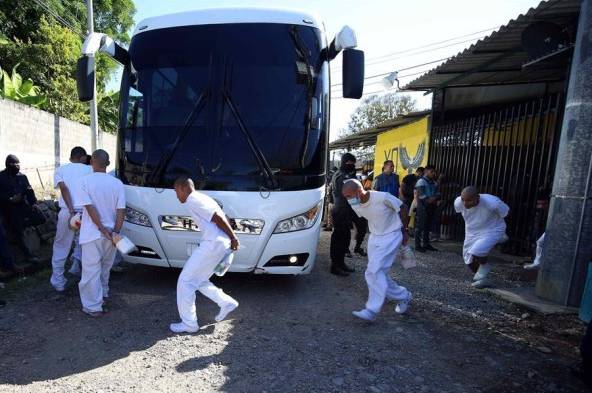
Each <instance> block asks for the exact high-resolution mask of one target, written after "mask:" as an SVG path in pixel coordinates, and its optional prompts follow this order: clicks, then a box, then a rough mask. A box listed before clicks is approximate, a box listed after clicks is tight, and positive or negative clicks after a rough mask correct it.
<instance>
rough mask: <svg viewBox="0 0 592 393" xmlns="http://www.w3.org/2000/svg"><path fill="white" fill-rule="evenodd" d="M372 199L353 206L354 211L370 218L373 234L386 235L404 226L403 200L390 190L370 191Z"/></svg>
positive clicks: (369, 223)
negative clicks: (402, 219) (400, 213)
mask: <svg viewBox="0 0 592 393" xmlns="http://www.w3.org/2000/svg"><path fill="white" fill-rule="evenodd" d="M368 192H369V193H370V199H368V202H366V203H360V204H359V205H357V206H352V208H353V210H354V212H356V214H357V215H358V216H360V217H364V218H366V219H367V220H368V228H369V229H370V233H371V234H373V235H379V236H380V235H386V234H388V233H392V232H395V231H398V230H400V229H401V228H402V227H403V223H402V222H401V218H400V217H399V211H400V210H401V205H402V204H403V202H401V201H400V200H399V199H398V198H396V197H394V196H393V195H391V194H389V193H388V192H380V191H368Z"/></svg>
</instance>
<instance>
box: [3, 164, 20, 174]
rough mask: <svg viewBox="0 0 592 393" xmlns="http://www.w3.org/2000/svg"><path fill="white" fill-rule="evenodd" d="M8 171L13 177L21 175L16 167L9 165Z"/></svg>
mask: <svg viewBox="0 0 592 393" xmlns="http://www.w3.org/2000/svg"><path fill="white" fill-rule="evenodd" d="M6 171H7V172H8V173H10V174H11V175H16V174H17V173H19V168H18V167H15V166H12V165H9V166H7V167H6Z"/></svg>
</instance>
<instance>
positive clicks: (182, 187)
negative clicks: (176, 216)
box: [174, 176, 195, 203]
mask: <svg viewBox="0 0 592 393" xmlns="http://www.w3.org/2000/svg"><path fill="white" fill-rule="evenodd" d="M174 187H175V193H176V194H177V199H178V200H179V202H181V203H185V201H187V198H188V197H189V195H191V193H192V192H193V191H195V184H193V180H191V179H190V178H188V177H186V176H182V177H180V178H178V179H177V180H175V184H174Z"/></svg>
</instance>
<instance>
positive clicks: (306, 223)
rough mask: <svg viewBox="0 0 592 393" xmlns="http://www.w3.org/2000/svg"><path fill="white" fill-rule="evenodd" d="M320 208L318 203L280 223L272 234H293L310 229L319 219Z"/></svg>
mask: <svg viewBox="0 0 592 393" xmlns="http://www.w3.org/2000/svg"><path fill="white" fill-rule="evenodd" d="M321 206H322V202H319V203H318V204H317V205H316V206H315V207H313V208H312V209H310V210H308V211H306V212H304V213H302V214H299V215H297V216H295V217H292V218H288V219H286V220H282V221H280V222H279V223H278V224H277V226H276V227H275V230H274V231H273V233H286V232H294V231H301V230H303V229H308V228H311V227H312V226H313V225H314V224H315V223H316V222H317V219H318V218H319V215H320V213H321Z"/></svg>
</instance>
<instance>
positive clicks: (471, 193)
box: [460, 186, 480, 209]
mask: <svg viewBox="0 0 592 393" xmlns="http://www.w3.org/2000/svg"><path fill="white" fill-rule="evenodd" d="M460 199H461V200H462V203H463V205H464V206H465V208H467V209H471V208H473V207H475V206H477V205H478V204H479V199H480V197H479V191H477V187H475V186H468V187H465V188H463V190H462V192H461V193H460Z"/></svg>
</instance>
